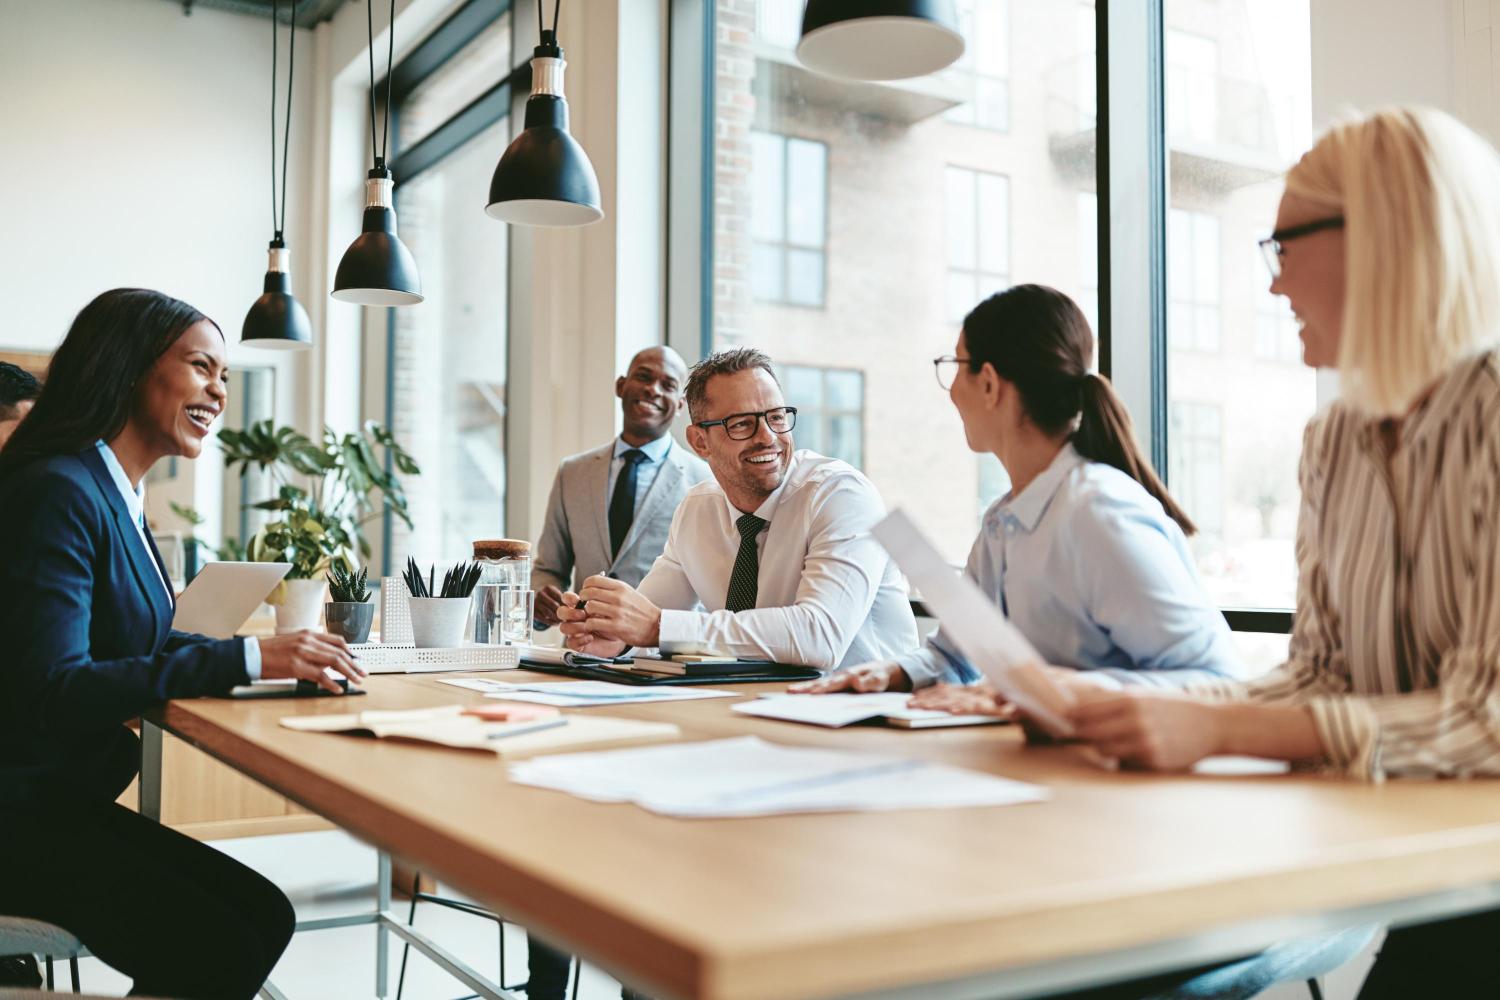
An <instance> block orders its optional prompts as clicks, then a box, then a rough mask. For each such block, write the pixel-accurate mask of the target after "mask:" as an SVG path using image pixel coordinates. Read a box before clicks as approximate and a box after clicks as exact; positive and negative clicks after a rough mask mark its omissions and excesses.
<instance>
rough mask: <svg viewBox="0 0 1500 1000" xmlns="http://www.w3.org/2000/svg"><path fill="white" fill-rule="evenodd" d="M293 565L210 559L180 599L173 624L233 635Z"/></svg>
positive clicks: (184, 628)
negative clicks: (213, 560)
mask: <svg viewBox="0 0 1500 1000" xmlns="http://www.w3.org/2000/svg"><path fill="white" fill-rule="evenodd" d="M291 568H292V564H291V563H284V562H211V563H209V564H207V565H206V566H204V567H203V569H202V571H201V572H200V573H199V574H198V575H197V576H195V577H194V578H193V582H192V583H190V584H188V588H187V589H186V590H184V591H183V592H182V596H181V597H180V598H178V599H177V612H176V613H175V614H174V615H173V616H172V627H173V628H174V629H176V630H177V631H179V632H195V633H197V634H198V635H206V636H208V637H209V638H211V639H232V638H234V634H235V633H236V632H238V631H239V628H240V626H241V625H243V624H245V621H246V619H248V618H249V617H250V616H251V615H253V614H255V609H256V608H258V607H260V602H261V601H264V600H265V599H266V595H267V594H269V593H270V592H271V591H272V590H273V589H275V587H276V585H277V584H278V583H280V582H281V578H282V577H284V576H286V574H287V572H288V571H289V570H290V569H291Z"/></svg>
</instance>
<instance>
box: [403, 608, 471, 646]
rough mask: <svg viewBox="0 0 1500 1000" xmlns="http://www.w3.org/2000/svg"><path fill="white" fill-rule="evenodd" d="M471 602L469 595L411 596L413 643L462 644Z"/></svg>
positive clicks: (418, 644) (432, 644)
mask: <svg viewBox="0 0 1500 1000" xmlns="http://www.w3.org/2000/svg"><path fill="white" fill-rule="evenodd" d="M469 604H470V601H469V598H467V597H412V598H409V599H408V605H409V607H410V610H411V641H412V645H414V646H417V647H420V648H422V649H434V648H450V647H453V646H458V645H462V643H463V641H464V625H466V624H467V623H468V620H469Z"/></svg>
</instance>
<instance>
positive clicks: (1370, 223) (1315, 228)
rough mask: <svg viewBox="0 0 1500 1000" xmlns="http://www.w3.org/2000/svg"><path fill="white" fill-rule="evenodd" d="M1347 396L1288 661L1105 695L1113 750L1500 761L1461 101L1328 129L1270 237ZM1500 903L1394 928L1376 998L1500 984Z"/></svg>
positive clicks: (1452, 763) (1482, 377) (1315, 430)
mask: <svg viewBox="0 0 1500 1000" xmlns="http://www.w3.org/2000/svg"><path fill="white" fill-rule="evenodd" d="M1262 246H1263V248H1264V249H1265V251H1266V254H1267V262H1268V263H1269V264H1270V265H1271V272H1272V277H1273V280H1272V283H1271V290H1272V291H1273V292H1275V293H1277V294H1279V295H1284V296H1286V297H1287V298H1288V299H1289V300H1290V302H1291V306H1292V310H1293V311H1294V312H1295V313H1296V314H1297V316H1298V318H1299V319H1300V320H1301V323H1302V334H1301V336H1302V345H1303V361H1304V363H1306V364H1308V365H1310V366H1312V367H1315V368H1334V369H1337V371H1338V375H1339V386H1340V389H1339V397H1340V398H1339V401H1338V402H1336V403H1334V404H1333V406H1332V407H1331V408H1329V410H1328V411H1327V412H1326V413H1324V414H1322V415H1320V416H1318V417H1316V418H1315V419H1314V420H1313V421H1312V422H1311V423H1310V424H1309V425H1308V428H1307V432H1306V436H1305V438H1304V441H1303V449H1302V465H1301V472H1300V477H1299V478H1300V484H1301V490H1302V508H1301V512H1300V516H1299V521H1298V529H1297V564H1298V586H1297V613H1296V620H1295V625H1294V628H1293V632H1292V642H1291V650H1290V656H1289V659H1288V660H1287V662H1286V663H1285V664H1283V665H1282V666H1281V667H1280V668H1278V669H1276V670H1274V671H1272V672H1271V673H1269V674H1267V675H1265V676H1264V677H1263V678H1261V679H1259V680H1256V681H1253V682H1250V683H1247V684H1246V683H1234V682H1213V683H1209V684H1205V685H1202V686H1199V687H1195V688H1191V689H1189V696H1186V697H1185V696H1183V695H1181V694H1178V695H1176V696H1172V695H1166V694H1162V693H1156V692H1134V691H1123V692H1118V693H1101V694H1099V695H1097V696H1094V697H1091V698H1088V699H1085V700H1083V702H1082V703H1081V704H1080V706H1079V707H1078V709H1077V710H1076V714H1075V718H1074V720H1073V721H1074V723H1075V725H1076V726H1077V728H1078V731H1079V733H1080V735H1081V736H1082V737H1083V738H1084V739H1085V740H1087V741H1089V742H1092V743H1093V744H1095V745H1096V746H1097V747H1098V748H1099V749H1100V750H1101V751H1102V752H1104V753H1106V754H1108V755H1109V756H1112V757H1116V758H1119V759H1120V760H1121V761H1123V762H1125V763H1127V764H1131V765H1135V766H1139V767H1146V768H1156V769H1161V770H1181V769H1183V768H1187V767H1189V766H1191V765H1192V764H1193V763H1194V762H1195V761H1197V760H1199V759H1200V758H1203V757H1207V756H1209V755H1212V754H1223V753H1228V754H1251V755H1256V756H1261V757H1271V758H1279V759H1284V760H1289V761H1296V762H1301V763H1305V764H1309V765H1322V766H1325V767H1328V768H1331V769H1334V770H1337V771H1341V772H1343V773H1345V774H1347V775H1349V776H1350V777H1353V778H1357V779H1361V780H1365V781H1381V780H1384V779H1385V778H1387V777H1408V776H1409V777H1418V778H1431V777H1449V778H1478V777H1492V776H1497V775H1500V683H1497V681H1500V359H1497V354H1496V346H1497V339H1500V338H1497V331H1500V156H1497V155H1496V153H1495V150H1494V149H1493V148H1491V147H1490V146H1489V144H1488V143H1486V142H1485V141H1484V140H1483V139H1481V138H1479V137H1478V136H1477V135H1475V134H1474V133H1473V132H1471V131H1470V130H1469V129H1467V128H1465V127H1464V126H1463V125H1461V124H1459V123H1458V122H1457V121H1455V120H1454V119H1452V118H1450V117H1449V116H1447V115H1445V114H1442V113H1440V112H1437V111H1431V110H1424V109H1394V110H1388V111H1382V112H1378V113H1375V114H1372V115H1370V116H1368V117H1366V118H1362V119H1359V120H1355V121H1349V122H1345V123H1343V124H1340V125H1336V126H1335V127H1333V128H1332V129H1330V130H1329V131H1328V132H1327V133H1326V134H1325V135H1323V137H1322V138H1321V139H1320V140H1319V141H1318V143H1317V145H1316V146H1314V147H1313V149H1312V150H1311V151H1310V152H1308V153H1307V155H1305V156H1304V157H1303V158H1302V159H1301V161H1300V162H1298V163H1297V165H1296V166H1295V167H1293V168H1292V170H1291V172H1290V173H1289V174H1288V175H1287V179H1286V192H1285V194H1284V195H1283V197H1282V200H1281V207H1280V210H1279V211H1278V213H1277V217H1276V232H1275V233H1274V234H1272V236H1271V238H1270V239H1269V240H1266V241H1265V242H1264V243H1263V244H1262ZM1496 941H1500V913H1489V914H1479V915H1475V916H1471V917H1465V918H1460V919H1457V920H1451V921H1446V922H1443V923H1440V924H1430V925H1426V926H1420V927H1413V928H1406V929H1403V930H1397V931H1393V932H1392V933H1391V935H1390V936H1389V937H1388V939H1387V941H1386V944H1385V946H1384V947H1383V948H1382V951H1381V955H1380V958H1379V960H1378V961H1377V963H1376V965H1375V969H1374V971H1373V972H1372V974H1371V976H1370V979H1369V980H1368V982H1367V983H1366V985H1365V989H1364V991H1363V992H1362V993H1361V994H1360V995H1361V998H1362V1000H1370V998H1376V997H1379V998H1385V997H1415V996H1438V995H1441V996H1454V997H1457V996H1500V963H1496V962H1495V960H1494V957H1493V955H1492V954H1491V948H1492V946H1493V943H1494V942H1496Z"/></svg>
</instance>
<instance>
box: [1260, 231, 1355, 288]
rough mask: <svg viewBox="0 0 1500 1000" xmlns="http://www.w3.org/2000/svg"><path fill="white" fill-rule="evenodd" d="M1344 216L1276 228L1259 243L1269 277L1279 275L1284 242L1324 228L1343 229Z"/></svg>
mask: <svg viewBox="0 0 1500 1000" xmlns="http://www.w3.org/2000/svg"><path fill="white" fill-rule="evenodd" d="M1343 228H1344V217H1343V216H1342V215H1334V216H1330V217H1329V218H1326V219H1316V220H1314V221H1312V222H1304V223H1302V224H1301V225H1299V226H1287V227H1286V228H1285V229H1278V230H1276V231H1275V232H1274V233H1272V234H1271V235H1270V236H1267V237H1266V238H1265V239H1263V240H1261V241H1260V243H1259V246H1260V252H1261V256H1263V257H1264V258H1265V260H1266V267H1268V268H1270V270H1271V278H1272V279H1273V280H1274V279H1276V278H1279V277H1281V255H1282V254H1284V253H1286V244H1287V243H1289V242H1291V241H1292V240H1295V239H1300V238H1302V237H1303V236H1311V235H1312V234H1313V233H1321V232H1322V231H1323V230H1325V229H1343Z"/></svg>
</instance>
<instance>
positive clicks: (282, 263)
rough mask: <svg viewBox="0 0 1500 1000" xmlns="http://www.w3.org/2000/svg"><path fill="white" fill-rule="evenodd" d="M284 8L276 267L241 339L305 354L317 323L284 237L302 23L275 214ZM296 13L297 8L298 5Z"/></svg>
mask: <svg viewBox="0 0 1500 1000" xmlns="http://www.w3.org/2000/svg"><path fill="white" fill-rule="evenodd" d="M280 7H281V5H280V3H279V2H277V0H272V3H271V226H272V228H273V230H274V232H275V235H274V236H272V237H271V262H270V265H269V266H268V267H267V268H266V283H265V286H264V287H265V292H264V293H263V294H262V295H261V297H260V298H258V299H256V300H255V304H254V305H252V306H251V307H250V311H249V312H248V313H246V314H245V325H244V327H242V328H241V330H240V340H241V342H242V343H244V344H246V345H247V346H250V347H269V348H281V349H283V350H293V351H300V350H306V349H307V348H309V347H311V346H312V323H311V322H309V321H308V318H307V310H306V309H303V308H302V303H300V302H298V301H297V299H296V298H295V297H294V296H293V295H292V277H291V274H290V268H289V266H288V257H289V255H288V253H287V249H286V242H285V241H284V240H283V239H282V237H281V234H282V232H283V231H284V230H285V228H286V154H287V142H288V140H290V139H291V137H292V73H293V71H294V70H295V68H296V57H297V23H296V20H295V18H294V19H293V21H292V41H291V44H290V45H288V47H287V48H288V52H287V64H288V65H287V71H286V125H285V128H286V131H285V132H284V133H283V135H282V137H281V214H280V215H279V216H278V215H277V213H276V27H277V24H276V22H277V21H278V20H280V17H281V12H280ZM293 10H294V14H295V5H294V8H293Z"/></svg>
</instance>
